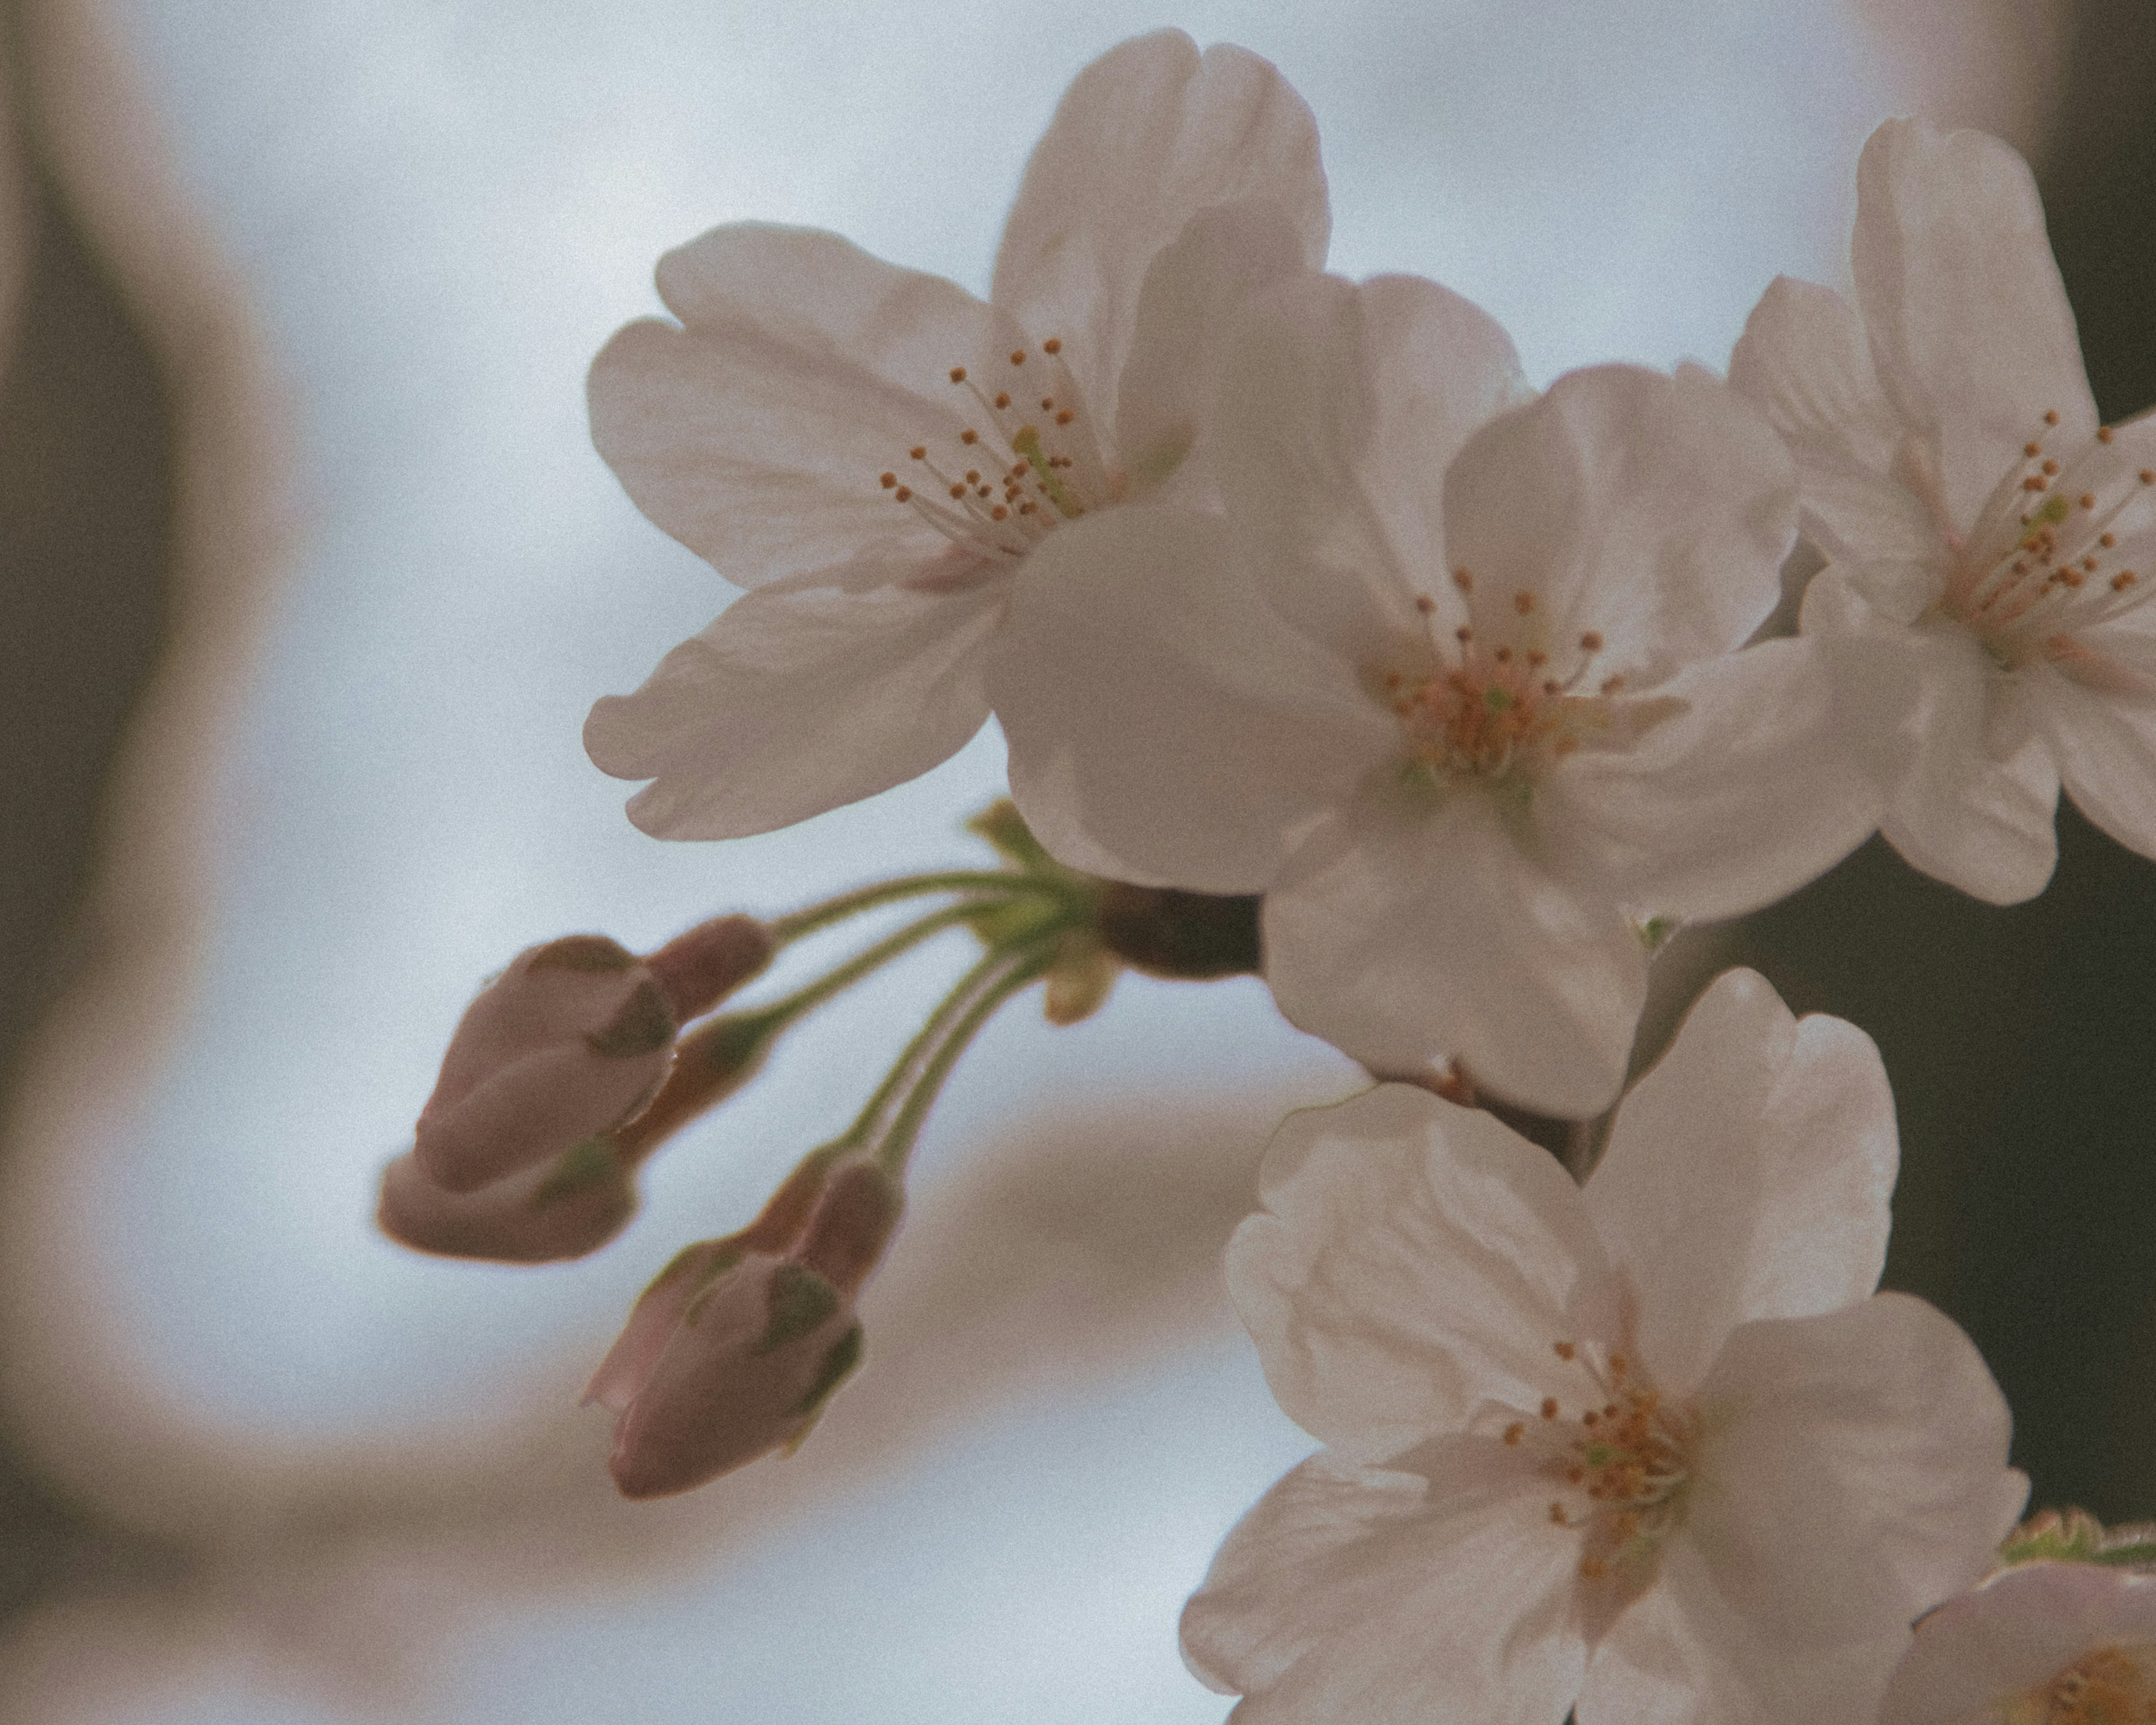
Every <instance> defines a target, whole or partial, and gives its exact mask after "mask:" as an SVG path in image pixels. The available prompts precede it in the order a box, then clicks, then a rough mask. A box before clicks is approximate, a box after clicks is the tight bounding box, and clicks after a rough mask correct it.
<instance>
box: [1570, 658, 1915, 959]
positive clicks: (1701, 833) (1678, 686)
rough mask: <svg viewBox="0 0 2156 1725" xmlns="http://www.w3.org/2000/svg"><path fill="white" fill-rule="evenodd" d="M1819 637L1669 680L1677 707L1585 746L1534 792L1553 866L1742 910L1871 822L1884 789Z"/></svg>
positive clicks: (1624, 890)
mask: <svg viewBox="0 0 2156 1725" xmlns="http://www.w3.org/2000/svg"><path fill="white" fill-rule="evenodd" d="M1663 687H1664V689H1665V690H1666V691H1667V694H1668V695H1669V696H1671V698H1673V699H1674V700H1676V701H1681V703H1682V705H1681V708H1680V709H1679V710H1678V711H1675V712H1673V713H1671V714H1670V715H1669V716H1666V717H1663V718H1661V720H1660V721H1658V722H1656V723H1655V724H1653V725H1651V726H1649V727H1648V728H1647V729H1646V730H1645V733H1644V735H1642V736H1641V737H1640V740H1639V742H1637V743H1636V744H1635V745H1634V746H1633V747H1630V748H1624V749H1614V748H1613V749H1592V748H1590V749H1583V750H1582V751H1580V752H1578V753H1576V754H1573V755H1572V756H1570V757H1567V758H1566V759H1564V760H1563V761H1561V762H1558V763H1557V764H1556V766H1555V767H1554V768H1553V770H1552V771H1551V772H1550V773H1549V774H1548V777H1547V778H1545V779H1544V780H1543V783H1542V784H1541V785H1540V786H1538V787H1537V790H1536V795H1535V824H1536V829H1537V832H1538V833H1539V834H1542V835H1543V840H1544V842H1545V844H1546V845H1547V847H1548V848H1547V851H1546V854H1547V855H1548V857H1549V858H1550V860H1551V863H1552V865H1553V867H1555V868H1557V869H1558V870H1560V871H1561V872H1562V873H1563V875H1565V876H1566V877H1567V878H1568V879H1572V880H1578V882H1579V883H1580V885H1581V887H1582V889H1583V890H1586V891H1598V892H1599V893H1601V894H1602V895H1604V896H1606V897H1609V898H1612V899H1614V900H1617V901H1620V902H1622V903H1625V904H1629V905H1635V906H1640V907H1641V908H1643V909H1645V910H1648V911H1654V912H1656V913H1658V914H1662V915H1673V916H1683V917H1687V918H1696V919H1705V918H1712V917H1722V916H1741V915H1743V913H1744V912H1746V911H1754V910H1757V909H1758V908H1759V907H1760V906H1762V905H1767V904H1771V903H1773V902H1774V901H1775V900H1776V899H1778V898H1780V897H1782V896H1784V895H1785V894H1788V893H1790V892H1793V891H1795V890H1796V889H1797V888H1798V887H1799V886H1803V885H1804V883H1805V882H1806V881H1807V880H1812V879H1813V878H1814V877H1815V876H1817V875H1821V874H1824V873H1825V871H1826V870H1828V869H1830V868H1831V867H1833V866H1834V865H1835V864H1836V863H1838V862H1840V860H1842V858H1844V857H1845V856H1846V855H1849V853H1850V852H1851V851H1852V850H1855V849H1856V847H1857V846H1858V845H1861V844H1862V843H1863V842H1864V840H1865V839H1866V838H1867V837H1869V836H1870V834H1871V831H1872V829H1873V828H1874V827H1875V826H1876V825H1877V824H1878V820H1879V814H1880V805H1881V796H1880V792H1879V788H1878V786H1877V783H1876V780H1875V778H1874V776H1873V774H1872V773H1871V771H1869V770H1868V768H1867V762H1866V759H1865V757H1864V754H1863V753H1862V752H1861V751H1860V749H1859V748H1857V747H1854V746H1852V745H1851V742H1850V740H1849V738H1848V737H1847V735H1846V730H1845V716H1844V715H1843V713H1842V712H1841V711H1840V710H1839V705H1838V703H1837V701H1836V699H1835V696H1836V694H1837V683H1836V680H1835V665H1834V664H1833V663H1832V661H1831V660H1830V658H1829V657H1828V656H1827V655H1825V654H1823V653H1821V652H1820V650H1819V649H1818V646H1817V644H1816V643H1815V642H1812V641H1804V640H1778V641H1764V642H1762V643H1761V644H1758V646H1756V647H1750V648H1747V649H1744V650H1743V652H1739V653H1733V654H1729V655H1724V656H1722V657H1720V658H1717V659H1710V660H1704V661H1702V663H1700V664H1697V665H1691V666H1688V667H1686V669H1685V670H1681V671H1680V672H1679V673H1678V674H1677V675H1676V677H1675V678H1674V679H1672V680H1671V681H1669V682H1667V683H1666V684H1665V685H1663Z"/></svg>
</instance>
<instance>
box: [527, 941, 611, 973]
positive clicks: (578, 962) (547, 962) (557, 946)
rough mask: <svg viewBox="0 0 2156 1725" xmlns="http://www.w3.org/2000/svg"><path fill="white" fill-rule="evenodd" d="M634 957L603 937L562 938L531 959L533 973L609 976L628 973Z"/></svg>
mask: <svg viewBox="0 0 2156 1725" xmlns="http://www.w3.org/2000/svg"><path fill="white" fill-rule="evenodd" d="M634 963H636V954H635V953H634V952H630V951H629V948H628V947H624V945H622V943H621V942H619V941H618V940H611V939H609V938H608V937H606V936H605V935H603V934H565V935H563V936H562V937H561V939H559V940H557V941H549V942H547V944H546V945H545V946H543V947H540V948H539V950H538V951H537V952H534V953H533V954H532V955H531V968H532V969H534V970H583V971H591V972H593V973H598V974H602V975H605V974H610V973H615V972H619V971H624V970H627V969H628V968H629V966H631V965H632V964H634Z"/></svg>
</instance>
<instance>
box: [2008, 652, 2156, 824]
mask: <svg viewBox="0 0 2156 1725" xmlns="http://www.w3.org/2000/svg"><path fill="white" fill-rule="evenodd" d="M2089 646H2090V649H2091V650H2092V651H2095V652H2102V651H2103V650H2104V649H2105V648H2106V647H2108V648H2110V649H2111V650H2110V652H2109V653H2107V654H2106V655H2105V658H2106V660H2107V665H2106V669H2108V670H2112V671H2113V672H2114V673H2115V674H2117V675H2119V676H2120V677H2121V679H2122V680H2123V679H2127V678H2130V679H2132V680H2133V682H2134V683H2139V682H2141V681H2142V680H2143V679H2144V678H2145V677H2146V676H2147V675H2148V672H2149V671H2150V670H2156V643H2152V642H2148V641H2146V640H2145V639H2143V640H2129V639H2128V638H2126V637H2124V636H2123V634H2122V635H2120V636H2118V637H2117V639H2111V640H2106V639H2105V636H2104V632H2101V631H2092V632H2091V638H2090V644H2089ZM2076 670H2081V671H2082V675H2075V672H2076ZM2022 675H2024V676H2025V677H2028V678H2030V679H2032V680H2035V684H2036V686H2035V687H2034V688H2032V689H2031V691H2030V693H2031V695H2032V696H2035V697H2036V698H2035V700H2034V701H2033V702H2032V705H2033V706H2034V707H2035V711H2036V712H2037V715H2038V716H2039V718H2040V722H2041V723H2042V726H2043V728H2044V736H2045V739H2046V742H2048V744H2049V745H2050V748H2051V757H2052V758H2053V760H2054V761H2056V762H2057V765H2058V770H2059V777H2060V778H2061V781H2062V782H2063V783H2064V784H2065V786H2066V794H2067V795H2068V796H2070V797H2071V798H2073V799H2074V806H2075V807H2076V809H2080V810H2081V812H2082V814H2086V815H2087V817H2088V818H2089V819H2091V820H2092V821H2093V822H2094V823H2095V824H2097V826H2099V827H2101V828H2102V829H2103V830H2104V831H2105V832H2107V833H2108V834H2111V836H2112V838H2114V839H2117V841H2118V842H2119V843H2120V844H2122V845H2124V846H2125V847H2126V848H2127V849H2128V850H2132V851H2135V852H2137V853H2138V854H2139V855H2143V856H2156V687H2152V688H2149V689H2148V690H2147V691H2132V692H2129V690H2130V685H2128V686H2126V687H2117V686H2114V687H2113V688H2111V689H2105V688H2092V687H2090V686H2089V681H2090V680H2092V679H2094V678H2095V677H2096V676H2097V675H2100V673H2099V672H2097V671H2095V670H2088V669H2085V668H2082V667H2077V666H2076V665H2071V664H2067V665H2032V666H2030V667H2029V668H2028V669H2027V670H2025V671H2024V672H2023V673H2022Z"/></svg>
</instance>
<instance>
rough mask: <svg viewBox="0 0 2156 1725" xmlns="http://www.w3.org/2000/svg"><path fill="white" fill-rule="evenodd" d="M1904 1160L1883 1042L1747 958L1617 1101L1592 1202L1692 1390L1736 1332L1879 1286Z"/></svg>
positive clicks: (1837, 1304)
mask: <svg viewBox="0 0 2156 1725" xmlns="http://www.w3.org/2000/svg"><path fill="white" fill-rule="evenodd" d="M1898 1159H1899V1147H1898V1141H1897V1136H1896V1133H1895V1129H1894V1097H1893V1094H1892V1091H1890V1090H1889V1089H1888V1087H1887V1084H1886V1069H1885V1067H1884V1066H1882V1065H1881V1064H1880V1060H1879V1050H1877V1048H1876V1047H1875V1046H1874V1045H1873V1044H1872V1041H1871V1038H1870V1037H1868V1036H1866V1034H1864V1033H1863V1032H1862V1031H1861V1030H1860V1029H1857V1028H1856V1026H1855V1025H1853V1024H1844V1023H1843V1022H1842V1021H1841V1020H1840V1019H1830V1018H1820V1017H1811V1018H1807V1019H1804V1020H1803V1021H1802V1022H1801V1023H1799V1021H1798V1020H1796V1019H1793V1018H1792V1017H1791V1016H1790V1014H1789V1009H1788V1008H1787V1007H1785V1006H1784V1005H1783V1004H1782V1002H1781V1000H1780V999H1779V996H1777V995H1776V994H1775V993H1774V988H1772V987H1771V986H1770V985H1769V984H1768V982H1767V979H1766V978H1764V977H1762V976H1760V975H1759V974H1758V973H1757V972H1755V971H1749V970H1732V971H1729V972H1727V973H1724V974H1723V975H1722V976H1721V977H1720V978H1717V980H1716V981H1715V983H1714V984H1713V985H1712V987H1711V988H1708V989H1707V992H1706V993H1704V994H1702V995H1701V996H1700V998H1699V1000H1698V1001H1697V1004H1695V1005H1694V1006H1693V1007H1692V1009H1691V1014H1689V1015H1688V1016H1687V1017H1686V1019H1685V1022H1684V1028H1683V1029H1681V1030H1680V1031H1679V1032H1678V1033H1677V1037H1676V1041H1675V1042H1674V1043H1672V1044H1671V1046H1670V1050H1669V1052H1668V1053H1667V1054H1666V1055H1663V1056H1662V1058H1661V1060H1660V1061H1659V1062H1658V1063H1657V1064H1656V1065H1655V1068H1654V1070H1652V1071H1650V1072H1649V1073H1648V1074H1647V1076H1645V1077H1644V1078H1642V1079H1641V1080H1640V1081H1639V1082H1638V1083H1637V1084H1636V1085H1635V1086H1633V1087H1632V1090H1631V1091H1630V1094H1629V1095H1627V1096H1625V1100H1624V1102H1623V1103H1622V1104H1621V1105H1620V1106H1619V1108H1618V1111H1617V1119H1616V1123H1615V1125H1614V1127H1613V1128H1612V1130H1611V1132H1610V1135H1609V1149H1608V1151H1607V1152H1606V1153H1604V1156H1603V1158H1602V1160H1601V1162H1600V1163H1599V1165H1598V1166H1597V1167H1596V1168H1595V1170H1594V1178H1592V1179H1590V1180H1589V1182H1588V1183H1587V1189H1586V1202H1587V1213H1588V1214H1589V1217H1591V1218H1592V1219H1593V1220H1594V1228H1595V1231H1596V1232H1597V1233H1598V1234H1599V1235H1600V1236H1601V1239H1602V1243H1603V1245H1604V1248H1605V1249H1606V1250H1608V1252H1609V1257H1610V1260H1611V1262H1612V1263H1613V1264H1614V1265H1616V1266H1618V1267H1619V1268H1620V1269H1622V1270H1624V1271H1627V1272H1628V1273H1629V1275H1630V1278H1631V1282H1632V1286H1633V1288H1634V1290H1635V1295H1636V1297H1637V1300H1638V1302H1639V1303H1638V1308H1637V1316H1636V1322H1637V1323H1638V1345H1639V1349H1640V1356H1641V1358H1643V1359H1645V1362H1646V1363H1647V1366H1648V1368H1649V1369H1650V1372H1651V1373H1653V1375H1654V1380H1655V1383H1656V1384H1659V1385H1660V1386H1661V1388H1662V1389H1664V1390H1665V1391H1666V1392H1669V1393H1671V1394H1689V1393H1690V1392H1691V1389H1693V1388H1694V1387H1695V1386H1697V1384H1699V1382H1700V1381H1701V1379H1702V1378H1704V1377H1706V1375H1707V1369H1708V1368H1709V1367H1710V1366H1711V1365H1712V1363H1713V1361H1714V1358H1715V1356H1716V1355H1717V1353H1720V1351H1721V1349H1722V1343H1723V1342H1724V1341H1725V1340H1726V1339H1727V1337H1728V1335H1729V1332H1731V1331H1732V1329H1734V1328H1735V1327H1737V1326H1738V1325H1739V1324H1742V1323H1748V1322H1752V1321H1753V1320H1754V1319H1757V1318H1766V1317H1814V1316H1815V1315H1817V1314H1818V1313H1820V1312H1834V1311H1838V1310H1839V1309H1840V1308H1841V1307H1845V1306H1851V1305H1854V1304H1855V1303H1856V1302H1857V1301H1860V1300H1862V1299H1864V1298H1866V1296H1869V1295H1870V1294H1871V1291H1872V1290H1873V1289H1874V1288H1875V1287H1876V1286H1878V1283H1879V1271H1880V1268H1881V1266H1882V1265H1883V1264H1884V1263H1885V1262H1886V1233H1887V1229H1888V1226H1889V1223H1890V1218H1889V1215H1888V1213H1887V1201H1888V1199H1890V1198H1891V1197H1892V1194H1893V1190H1894V1173H1895V1169H1896V1167H1897V1162H1898Z"/></svg>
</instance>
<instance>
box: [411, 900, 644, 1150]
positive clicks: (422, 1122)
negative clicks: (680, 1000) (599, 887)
mask: <svg viewBox="0 0 2156 1725" xmlns="http://www.w3.org/2000/svg"><path fill="white" fill-rule="evenodd" d="M674 1031H675V1015H674V1009H673V1007H672V1005H671V1004H670V1002H669V1000H668V999H667V993H666V990H665V988H663V987H662V986H661V985H660V982H659V981H658V979H657V978H655V977H654V976H653V974H652V973H651V971H650V970H649V968H647V967H646V966H644V964H642V963H639V962H638V960H637V958H636V957H635V955H634V953H632V952H629V950H628V949H627V948H626V947H622V946H620V945H619V944H618V943H617V942H613V941H610V940H608V939H607V938H606V937H604V936H603V935H593V934H578V935H570V936H568V937H565V938H564V939H562V940H557V941H549V942H547V944H545V945H544V946H538V947H530V948H528V949H526V951H524V952H520V953H519V954H517V956H516V960H515V961H514V962H513V963H511V965H510V967H509V968H508V969H506V970H505V971H504V972H502V973H501V974H500V976H499V977H496V978H495V979H494V981H493V982H491V983H489V984H488V985H487V986H486V987H485V988H484V989H482V990H481V991H480V994H479V998H478V999H475V1000H474V1001H473V1002H472V1004H470V1006H469V1007H468V1008H466V1009H465V1015H464V1018H463V1019H462V1020H461V1021H460V1022H459V1024H458V1025H457V1030H456V1034H455V1035H454V1037H453V1038H451V1039H450V1042H449V1052H448V1054H447V1055H444V1057H443V1060H442V1072H441V1076H440V1077H439V1079H438V1080H436V1081H435V1084H434V1095H432V1096H429V1098H428V1099H427V1106H425V1108H424V1109H423V1110H422V1111H420V1115H419V1124H418V1131H417V1133H416V1135H415V1136H416V1140H417V1142H415V1144H414V1146H413V1153H414V1154H415V1155H416V1156H417V1157H418V1163H419V1166H420V1168H422V1169H423V1170H424V1171H425V1173H426V1175H427V1177H428V1178H429V1180H431V1181H432V1182H433V1183H434V1184H435V1185H437V1186H439V1187H440V1188H442V1189H444V1190H446V1191H449V1192H453V1193H468V1192H472V1191H475V1190H476V1189H479V1188H480V1187H483V1186H485V1185H488V1184H490V1183H492V1182H495V1181H497V1180H501V1179H504V1178H507V1177H508V1176H510V1175H512V1174H516V1173H522V1172H523V1171H525V1170H526V1169H530V1168H536V1167H539V1166H541V1165H542V1164H544V1163H551V1162H552V1161H553V1160H554V1159H555V1158H557V1157H558V1156H560V1155H562V1153H564V1152H566V1151H567V1150H569V1149H571V1148H572V1147H575V1146H576V1145H577V1144H579V1143H582V1142H583V1141H584V1140H585V1139H587V1138H590V1137H595V1136H597V1135H598V1134H599V1133H601V1132H604V1131H606V1129H607V1128H608V1127H611V1126H613V1125H614V1124H616V1123H617V1122H619V1121H621V1120H623V1119H624V1118H626V1117H628V1116H629V1115H630V1114H632V1113H634V1111H636V1110H637V1109H638V1108H639V1107H640V1106H642V1105H643V1103H644V1101H645V1099H646V1098H647V1097H649V1096H650V1094H651V1093H652V1091H654V1089H655V1088H657V1086H658V1085H659V1082H660V1080H661V1079H662V1078H664V1077H665V1075H666V1064H667V1060H668V1059H669V1055H670V1050H671V1049H672V1047H673V1045H674Z"/></svg>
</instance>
